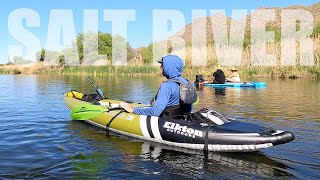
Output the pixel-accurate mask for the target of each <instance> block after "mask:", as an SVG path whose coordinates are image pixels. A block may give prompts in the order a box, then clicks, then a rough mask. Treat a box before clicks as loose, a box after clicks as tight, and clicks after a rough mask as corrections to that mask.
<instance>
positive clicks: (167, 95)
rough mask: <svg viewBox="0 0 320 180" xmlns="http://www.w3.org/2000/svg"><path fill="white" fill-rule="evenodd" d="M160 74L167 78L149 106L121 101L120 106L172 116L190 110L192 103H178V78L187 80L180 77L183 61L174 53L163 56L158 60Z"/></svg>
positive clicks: (140, 111) (157, 114) (156, 114)
mask: <svg viewBox="0 0 320 180" xmlns="http://www.w3.org/2000/svg"><path fill="white" fill-rule="evenodd" d="M158 62H159V63H161V68H162V75H163V76H165V77H166V78H167V79H168V80H167V81H164V82H163V83H162V84H161V85H160V88H159V90H158V93H157V95H156V96H155V97H154V100H153V102H152V103H151V106H150V107H132V106H131V105H130V104H128V103H125V102H121V103H120V106H121V107H122V108H124V109H125V110H126V111H127V112H130V113H134V114H139V115H146V116H158V117H174V116H178V115H184V114H186V113H189V112H191V109H192V104H181V103H180V86H179V84H178V83H177V82H174V81H172V80H178V81H180V82H182V83H187V82H188V81H187V80H186V79H185V78H183V77H182V71H183V67H184V62H183V61H182V59H180V58H179V57H178V56H176V55H167V56H164V57H163V58H162V59H161V60H160V61H158Z"/></svg>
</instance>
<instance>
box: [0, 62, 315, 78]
mask: <svg viewBox="0 0 320 180" xmlns="http://www.w3.org/2000/svg"><path fill="white" fill-rule="evenodd" d="M230 68H231V67H224V68H223V71H224V72H225V73H226V74H228V73H229V69H230ZM213 72H214V68H213V67H191V66H189V67H188V66H187V67H186V68H185V70H184V72H183V73H184V75H185V76H187V77H195V75H197V74H202V75H203V76H204V77H210V76H211V75H212V73H213ZM239 73H240V76H241V77H262V78H293V79H295V78H317V79H320V66H285V67H280V66H277V67H271V66H270V67H248V68H245V67H241V66H240V67H239ZM0 74H66V75H90V76H112V75H115V76H119V75H121V76H161V72H160V68H159V67H158V66H147V65H139V66H137V65H135V66H90V67H89V66H83V67H82V66H74V67H64V66H53V67H47V66H44V65H43V63H41V62H38V63H36V64H34V65H32V66H17V65H3V66H0Z"/></svg>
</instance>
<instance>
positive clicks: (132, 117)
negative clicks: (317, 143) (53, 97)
mask: <svg viewBox="0 0 320 180" xmlns="http://www.w3.org/2000/svg"><path fill="white" fill-rule="evenodd" d="M64 100H65V103H66V105H67V106H68V108H69V109H72V108H74V107H75V106H77V105H80V104H87V103H88V102H85V101H81V100H78V99H74V98H71V97H68V96H66V95H65V97H64ZM100 103H101V104H104V105H106V104H107V105H110V104H112V105H117V104H119V103H120V101H115V100H108V99H107V100H102V101H100ZM133 105H134V106H141V105H139V104H133ZM100 106H101V107H103V105H100ZM85 122H87V123H89V124H92V125H94V126H97V127H100V128H103V129H106V130H107V131H113V132H116V133H120V134H123V135H127V136H131V137H134V138H139V139H144V140H148V141H153V142H158V143H163V144H167V145H172V146H177V147H183V148H189V149H197V150H205V151H256V150H259V149H262V148H268V147H272V146H275V145H278V144H284V143H287V142H289V141H292V140H293V139H294V135H293V133H291V132H289V131H285V132H284V131H274V130H273V131H270V129H268V128H264V127H261V126H258V125H255V124H250V123H244V122H240V121H235V120H233V121H230V122H227V123H224V124H222V125H215V126H213V125H208V124H203V123H201V124H200V123H195V122H190V121H185V120H180V119H164V118H159V117H153V116H143V115H136V114H132V113H127V112H120V110H115V111H109V112H103V113H102V114H101V115H99V116H97V117H95V118H92V119H89V120H85Z"/></svg>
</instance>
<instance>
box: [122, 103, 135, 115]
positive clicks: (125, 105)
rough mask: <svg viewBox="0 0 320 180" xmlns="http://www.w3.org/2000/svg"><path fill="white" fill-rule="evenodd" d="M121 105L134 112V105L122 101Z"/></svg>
mask: <svg viewBox="0 0 320 180" xmlns="http://www.w3.org/2000/svg"><path fill="white" fill-rule="evenodd" d="M120 107H122V108H123V109H124V110H126V111H127V112H129V113H133V107H132V106H131V105H130V104H128V103H126V102H121V103H120Z"/></svg>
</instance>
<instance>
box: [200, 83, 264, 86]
mask: <svg viewBox="0 0 320 180" xmlns="http://www.w3.org/2000/svg"><path fill="white" fill-rule="evenodd" d="M203 85H204V86H211V87H266V85H267V84H266V83H265V82H239V83H231V82H226V83H224V84H210V83H206V84H203Z"/></svg>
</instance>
